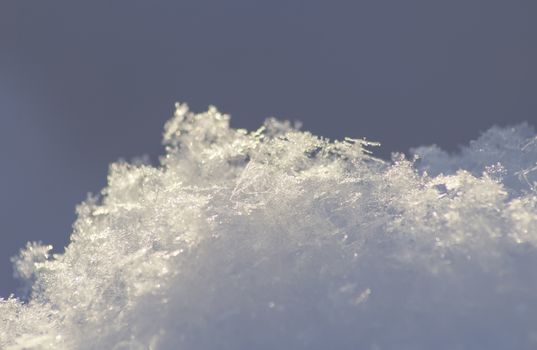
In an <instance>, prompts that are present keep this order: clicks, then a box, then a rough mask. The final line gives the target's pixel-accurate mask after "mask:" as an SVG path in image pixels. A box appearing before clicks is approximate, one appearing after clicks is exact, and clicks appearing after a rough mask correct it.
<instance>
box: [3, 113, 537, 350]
mask: <svg viewBox="0 0 537 350" xmlns="http://www.w3.org/2000/svg"><path fill="white" fill-rule="evenodd" d="M163 142H164V145H165V146H166V153H165V155H164V156H163V157H162V158H161V159H160V165H158V166H152V165H149V164H145V163H143V162H134V163H133V164H128V163H116V164H112V166H111V167H110V174H109V178H108V186H107V187H106V188H105V189H104V190H103V191H102V194H101V195H100V196H96V197H91V198H88V200H86V201H85V202H84V203H82V204H81V205H80V206H78V208H77V213H78V219H77V221H76V222H75V224H74V229H73V233H72V236H71V243H70V244H69V246H68V247H67V248H66V250H65V253H64V254H58V255H52V254H50V252H51V249H52V247H50V246H46V245H42V244H37V243H31V244H28V246H27V247H26V249H24V250H22V251H21V253H20V255H19V256H18V257H17V258H15V259H14V260H13V262H14V267H15V269H16V272H15V275H16V276H17V277H18V278H19V279H20V280H21V286H22V288H21V290H20V291H18V292H17V294H16V297H15V296H14V297H10V298H8V299H7V300H3V301H0V348H1V349H370V350H381V349H397V350H401V349H409V350H416V349H536V348H537V191H536V181H537V138H536V136H535V132H534V130H532V129H531V127H529V126H528V125H519V126H516V127H512V128H505V129H502V128H492V129H490V130H489V131H487V132H485V133H484V134H483V135H482V136H481V137H480V138H479V139H478V140H476V141H473V142H471V143H470V145H469V146H467V147H465V148H463V149H462V150H461V152H459V153H458V154H456V155H450V154H447V153H446V152H444V151H442V150H440V149H439V148H437V147H435V146H432V147H421V148H417V149H414V150H413V151H412V152H413V153H414V154H415V156H414V157H412V158H411V159H410V160H408V159H405V157H404V156H402V155H395V156H394V158H393V160H392V161H391V162H385V161H381V160H379V159H376V158H374V157H373V156H372V155H371V154H370V152H369V151H366V149H369V150H371V151H373V153H374V147H375V144H371V143H368V142H365V141H363V140H357V139H345V140H344V141H334V142H331V141H329V140H326V139H323V138H319V137H316V136H313V135H311V134H310V133H308V132H302V131H298V130H296V129H294V128H293V127H292V126H291V124H289V123H287V122H279V121H276V120H272V119H271V120H268V121H267V122H266V123H265V125H264V126H263V127H261V128H260V129H259V130H257V131H255V132H247V131H245V130H235V129H231V128H230V127H229V117H228V116H227V115H224V114H221V113H220V112H218V111H217V110H216V109H215V108H210V109H209V111H208V112H206V113H202V114H193V113H191V112H189V111H188V108H187V106H186V105H184V104H178V105H177V110H176V113H175V116H174V117H173V118H172V119H171V120H170V121H169V122H168V123H167V124H166V126H165V130H164V141H163Z"/></svg>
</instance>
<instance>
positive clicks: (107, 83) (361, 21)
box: [0, 0, 537, 297]
mask: <svg viewBox="0 0 537 350" xmlns="http://www.w3.org/2000/svg"><path fill="white" fill-rule="evenodd" d="M536 19H537V1H535V0H525V1H519V0H509V1H506V0H483V1H476V0H449V1H435V0H421V1H417V0H405V1H401V0H391V1H388V0H368V1H362V0H354V1H341V2H339V1H315V0H308V1H305V0H304V1H294V0H270V1H255V0H228V1H222V0H220V1H207V0H196V1H180V0H173V1H172V0H159V1H147V0H145V1H141V0H114V1H97V0H92V1H84V2H82V1H72V0H62V1H56V0H48V1H38V0H35V1H21V0H1V1H0V161H1V165H0V170H1V171H0V196H1V197H0V236H1V237H0V239H1V243H0V296H4V297H5V296H7V295H8V294H9V293H10V292H13V291H14V290H15V288H16V283H15V282H14V281H13V280H12V279H11V274H12V270H11V264H10V262H9V257H10V256H12V255H15V254H16V253H17V252H18V250H19V248H21V247H23V246H24V245H25V243H26V242H27V241H29V240H41V241H43V242H45V243H50V244H53V245H54V246H55V250H56V251H62V250H63V247H64V246H65V245H67V244H68V242H69V235H70V231H71V224H72V223H73V221H74V219H75V216H74V208H75V205H76V204H77V203H79V202H81V201H82V200H84V199H85V197H86V194H87V193H88V192H93V193H97V192H99V191H100V189H101V188H102V187H103V186H104V185H105V183H106V174H107V167H108V164H109V163H110V162H112V161H115V160H117V159H118V158H120V157H123V158H126V159H130V158H132V157H134V156H137V155H142V154H148V155H150V156H151V158H152V159H153V160H156V159H157V157H158V155H159V154H161V153H162V151H163V149H162V147H161V145H160V140H161V131H162V127H163V124H164V122H165V121H166V120H167V119H168V118H169V116H170V115H171V114H172V111H173V103H174V102H175V101H185V102H188V103H189V105H190V106H191V108H192V109H193V110H195V111H203V110H205V109H206V107H207V105H209V104H214V105H216V106H218V108H219V109H220V110H222V111H223V112H226V113H230V114H231V115H232V117H233V119H232V125H234V126H236V127H243V128H248V129H255V128H257V127H258V126H259V125H260V124H261V123H262V121H263V120H264V119H265V118H266V117H269V116H276V117H278V118H282V119H283V118H288V119H292V120H300V121H302V122H303V123H304V129H307V130H310V131H312V132H314V133H316V134H320V135H324V136H328V137H331V138H341V137H343V136H351V137H364V136H365V137H367V138H368V139H370V140H377V141H380V142H382V144H383V146H382V147H381V149H380V150H378V152H377V154H378V155H379V156H382V157H389V155H390V152H392V151H395V150H402V151H406V150H408V148H410V147H412V146H417V145H422V144H430V143H437V144H438V145H440V146H442V147H444V148H446V149H448V150H451V151H455V150H456V149H457V145H459V144H462V143H465V142H467V141H469V140H470V139H473V138H475V137H477V136H478V135H479V133H480V131H484V130H485V129H487V128H489V127H490V126H492V125H493V124H497V125H508V124H514V123H517V122H521V121H528V122H530V123H531V124H533V125H535V123H536V120H537V98H536V97H537V96H536V94H537V65H536V62H537V20H536Z"/></svg>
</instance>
